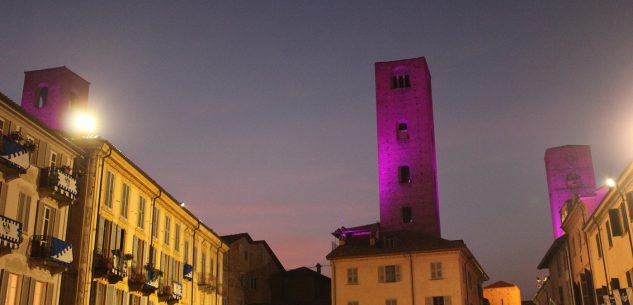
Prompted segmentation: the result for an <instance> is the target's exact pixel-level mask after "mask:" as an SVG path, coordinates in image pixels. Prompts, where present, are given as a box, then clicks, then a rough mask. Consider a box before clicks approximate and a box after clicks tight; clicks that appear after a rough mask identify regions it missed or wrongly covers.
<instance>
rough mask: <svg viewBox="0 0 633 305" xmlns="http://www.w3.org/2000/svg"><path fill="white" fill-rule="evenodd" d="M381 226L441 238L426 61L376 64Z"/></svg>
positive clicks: (431, 107)
mask: <svg viewBox="0 0 633 305" xmlns="http://www.w3.org/2000/svg"><path fill="white" fill-rule="evenodd" d="M376 113H377V119H378V122H377V123H378V124H377V125H378V175H379V177H378V179H379V192H380V224H381V227H382V228H384V229H385V230H387V231H393V230H408V231H414V232H417V233H422V234H425V235H429V236H434V237H441V231H440V218H439V201H438V194H437V165H436V161H435V133H434V129H433V104H432V98H431V75H430V73H429V68H428V65H427V63H426V59H425V58H424V57H420V58H413V59H404V60H397V61H390V62H379V63H376Z"/></svg>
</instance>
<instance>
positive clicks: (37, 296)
mask: <svg viewBox="0 0 633 305" xmlns="http://www.w3.org/2000/svg"><path fill="white" fill-rule="evenodd" d="M31 285H33V284H31ZM44 301H46V284H45V283H42V282H40V281H35V289H33V302H32V303H30V304H33V305H44Z"/></svg>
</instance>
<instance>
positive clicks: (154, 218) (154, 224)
mask: <svg viewBox="0 0 633 305" xmlns="http://www.w3.org/2000/svg"><path fill="white" fill-rule="evenodd" d="M159 215H160V210H158V208H157V207H154V211H153V213H152V236H153V237H154V238H156V239H158V220H159V219H160V218H159Z"/></svg>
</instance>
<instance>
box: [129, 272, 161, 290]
mask: <svg viewBox="0 0 633 305" xmlns="http://www.w3.org/2000/svg"><path fill="white" fill-rule="evenodd" d="M162 275H163V273H162V271H160V270H158V269H156V268H154V267H153V266H151V265H145V266H143V267H142V268H138V267H137V268H131V269H130V274H129V277H128V279H127V283H128V286H129V287H130V290H132V291H141V292H142V293H143V294H144V295H150V294H152V293H154V292H156V290H158V288H159V285H158V280H159V278H160V277H161V276H162Z"/></svg>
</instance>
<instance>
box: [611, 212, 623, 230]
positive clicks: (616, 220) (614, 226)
mask: <svg viewBox="0 0 633 305" xmlns="http://www.w3.org/2000/svg"><path fill="white" fill-rule="evenodd" d="M609 221H611V234H613V236H623V235H624V230H622V219H621V216H620V210H618V209H609Z"/></svg>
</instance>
